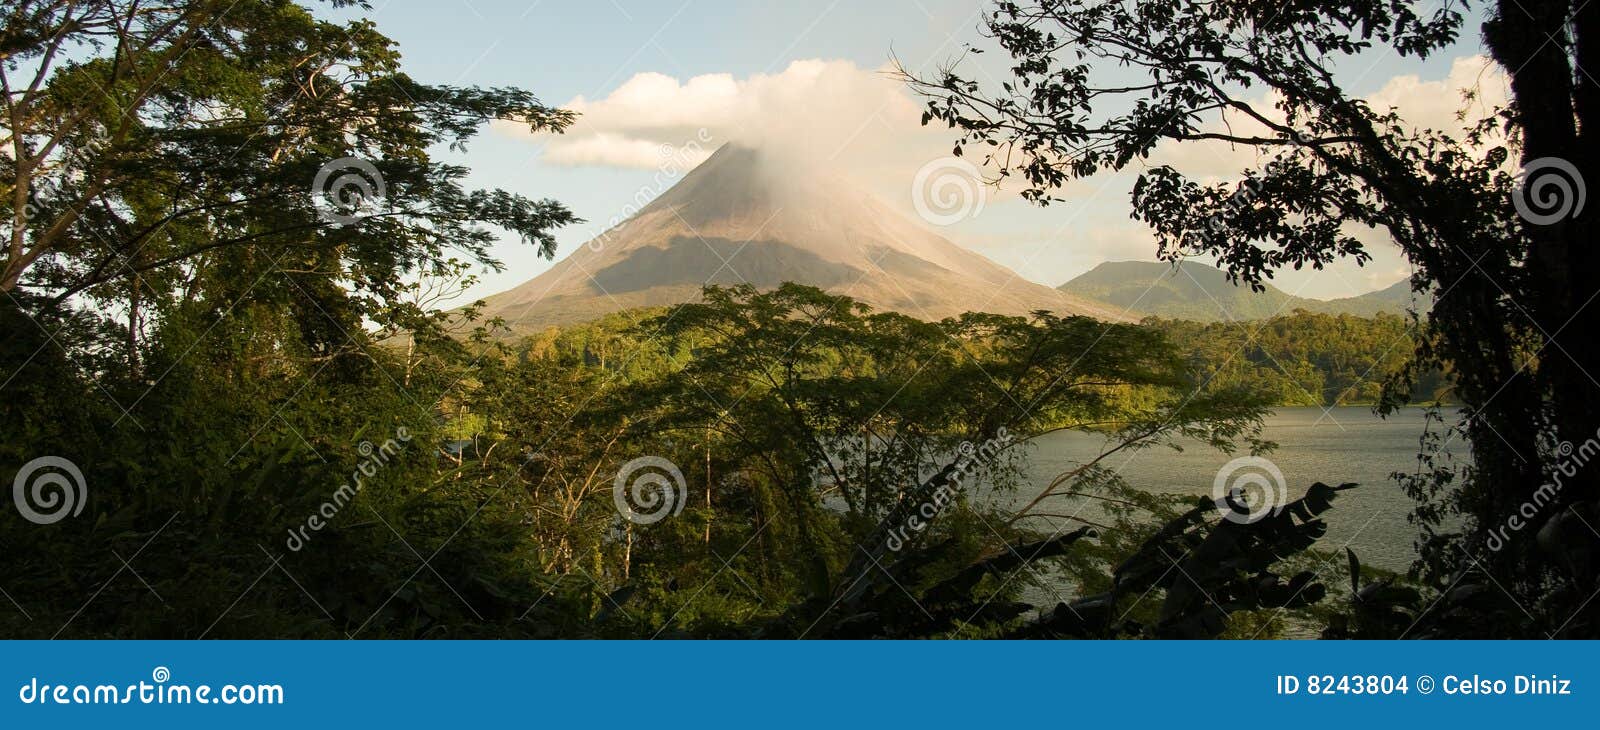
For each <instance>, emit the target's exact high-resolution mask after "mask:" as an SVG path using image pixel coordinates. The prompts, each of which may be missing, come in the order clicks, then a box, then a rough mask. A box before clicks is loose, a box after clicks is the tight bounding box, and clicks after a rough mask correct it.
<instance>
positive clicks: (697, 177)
mask: <svg viewBox="0 0 1600 730" xmlns="http://www.w3.org/2000/svg"><path fill="white" fill-rule="evenodd" d="M799 169H800V167H799V166H794V165H784V164H778V163H777V162H776V161H775V160H773V159H771V157H770V156H769V155H768V153H765V152H760V151H757V150H754V149H750V148H746V147H740V146H735V145H724V146H723V147H722V148H720V149H718V150H717V151H716V152H715V153H714V154H712V155H711V157H710V158H708V159H707V160H706V161H705V162H703V163H701V164H700V165H699V166H698V167H696V168H694V169H693V170H691V171H690V172H689V173H688V174H687V175H685V176H684V177H683V179H682V180H680V181H678V183H677V184H676V185H674V186H672V188H671V189H669V190H667V191H666V192H664V193H662V194H661V195H660V196H659V197H657V198H656V199H655V200H652V201H651V202H650V203H649V204H648V205H646V206H645V207H643V208H641V209H640V210H639V212H638V213H637V214H636V215H634V216H633V217H631V218H629V219H627V220H626V221H624V222H622V223H621V224H619V225H617V226H616V227H614V228H612V229H610V230H608V231H606V232H605V233H604V234H602V235H601V236H599V237H597V238H595V239H593V240H591V241H589V242H588V243H586V244H584V245H583V246H581V247H579V248H578V249H577V250H575V251H573V252H572V253H571V254H570V255H568V256H567V257H566V258H565V259H563V260H561V261H560V262H558V263H557V264H556V265H555V266H553V267H551V268H550V270H549V271H546V272H545V273H543V274H540V275H539V276H537V277H534V278H533V279H531V280H529V281H527V282H525V283H523V284H521V285H519V286H517V287H516V288H513V289H511V290H509V291H505V292H501V293H499V294H496V295H494V296H491V297H489V298H488V299H486V300H485V304H486V306H485V309H484V313H485V314H486V315H487V316H490V317H503V318H505V320H506V322H508V323H509V324H510V325H511V327H512V328H513V330H514V331H518V332H526V331H529V330H533V329H538V328H541V327H544V326H548V325H557V324H568V323H573V322H582V321H586V320H590V319H594V318H596V317H599V316H601V315H604V314H606V313H609V312H614V311H618V310H621V309H628V308H633V307H645V306H659V305H671V304H679V303H682V302H688V301H694V300H696V299H698V298H699V294H700V289H701V287H702V286H704V285H706V284H720V285H734V284H743V283H748V284H751V285H753V286H755V287H757V288H761V289H766V288H771V287H775V286H777V285H778V284H781V283H783V282H786V281H793V282H797V283H801V284H808V285H811V286H815V287H818V288H820V289H825V290H827V291H828V292H830V293H834V294H843V295H847V296H850V297H853V298H855V299H858V300H860V301H863V302H866V303H867V304H869V305H871V306H872V307H873V309H875V310H893V311H897V312H902V313H905V314H908V315H911V316H914V317H918V318H921V319H928V320H934V319H940V318H943V317H948V316H952V315H956V314H960V313H962V312H966V311H983V312H994V313H998V314H1025V313H1028V312H1031V311H1034V310H1040V309H1043V310H1050V311H1052V312H1055V313H1057V314H1061V315H1073V314H1081V315H1089V316H1094V317H1099V318H1102V319H1111V320H1120V319H1125V317H1124V316H1123V315H1121V314H1120V313H1119V312H1117V311H1115V310H1113V309H1111V308H1109V307H1107V306H1106V305H1103V304H1099V303H1095V302H1091V301H1089V300H1086V299H1083V298H1081V297H1077V296H1074V295H1072V294H1068V293H1066V292H1061V291H1057V290H1054V289H1051V288H1049V287H1046V286H1041V285H1039V284H1035V283H1033V282H1031V281H1028V280H1026V279H1023V278H1022V277H1021V276H1019V275H1017V274H1016V272H1014V271H1011V270H1010V269H1007V268H1005V267H1003V266H1000V265H999V264H996V263H995V262H993V261H990V260H989V259H987V258H984V257H983V256H980V255H978V254H976V253H973V252H971V251H968V250H966V249H964V248H961V247H960V246H957V245H955V244H954V243H951V242H950V241H949V240H947V239H945V238H943V237H941V236H939V235H937V234H934V233H932V232H930V231H928V230H927V229H925V228H923V227H922V226H921V225H918V224H916V223H913V222H911V221H910V220H907V219H906V218H905V217H903V216H901V215H900V214H898V213H896V212H894V211H893V210H891V209H890V208H889V207H888V206H887V205H885V204H884V203H882V202H881V201H879V200H877V199H875V198H873V197H872V196H871V195H869V194H867V193H865V192H863V191H860V190H859V189H857V188H855V187H853V186H851V185H849V184H848V183H845V182H843V181H842V180H839V179H837V178H835V177H833V176H831V175H828V174H826V173H816V172H811V171H807V172H800V171H798V170H799Z"/></svg>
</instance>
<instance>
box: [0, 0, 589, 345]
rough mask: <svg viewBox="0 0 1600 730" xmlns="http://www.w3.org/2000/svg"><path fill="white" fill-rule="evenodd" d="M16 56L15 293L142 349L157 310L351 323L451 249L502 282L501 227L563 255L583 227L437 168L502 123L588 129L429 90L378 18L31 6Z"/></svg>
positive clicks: (524, 106) (5, 38)
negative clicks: (117, 318) (215, 310)
mask: <svg viewBox="0 0 1600 730" xmlns="http://www.w3.org/2000/svg"><path fill="white" fill-rule="evenodd" d="M328 5H329V6H330V7H333V8H342V7H346V6H352V5H354V6H357V7H361V8H365V7H366V5H365V3H358V2H352V1H351V0H330V1H329V2H328ZM0 53H3V61H0V94H3V98H4V108H3V110H0V113H3V115H0V143H3V144H4V145H5V147H6V148H7V154H6V155H5V156H4V157H3V158H0V193H3V195H0V215H3V216H4V217H5V219H6V220H7V221H8V222H9V223H10V225H9V226H8V234H7V235H6V242H5V247H4V252H3V253H0V291H4V292H6V293H7V294H8V295H11V297H12V298H13V299H14V300H17V301H20V302H27V303H28V304H27V305H26V306H27V307H28V308H29V309H31V310H35V311H37V310H38V309H40V308H44V307H55V306H59V305H61V304H62V303H64V302H68V301H69V300H74V298H75V297H78V296H79V295H84V296H87V297H89V298H90V299H91V300H94V301H98V302H113V303H120V304H121V305H122V309H125V313H126V316H127V320H128V333H129V337H130V342H134V340H133V338H134V337H136V336H137V334H138V332H139V331H140V330H141V329H143V325H144V324H145V323H146V322H147V321H149V320H150V319H151V317H150V316H149V315H147V314H145V312H146V311H147V310H148V311H151V312H154V313H155V315H156V316H159V315H160V314H162V313H163V312H164V311H165V310H166V309H167V308H169V307H171V306H173V305H174V304H175V303H176V302H180V301H192V300H197V299H203V298H204V297H205V295H206V294H222V295H224V296H225V298H224V299H222V300H221V306H228V305H232V304H234V303H236V302H237V301H239V299H240V298H242V297H245V296H247V295H248V296H251V297H255V298H272V297H274V296H276V297H278V298H280V299H293V300H298V301H297V304H296V306H297V307H300V308H303V309H306V310H312V309H313V306H315V307H316V308H320V309H321V310H323V311H325V312H328V313H332V314H334V315H335V316H336V317H337V318H338V319H339V320H340V324H341V325H348V324H350V323H353V322H357V321H359V318H360V316H361V315H362V314H363V313H364V309H365V308H366V307H365V305H366V304H369V303H370V302H369V301H367V300H365V299H363V297H371V298H372V299H373V300H377V301H381V300H384V299H388V298H393V297H395V296H396V295H397V294H399V293H400V292H399V290H398V289H397V287H399V286H400V282H401V280H402V278H403V277H404V276H405V275H406V274H408V273H413V272H416V271H418V270H419V269H421V270H428V269H448V268H449V267H450V266H452V264H450V258H451V254H452V252H455V253H460V254H462V255H464V256H465V257H467V258H468V259H470V260H472V261H473V262H475V263H479V264H485V265H490V266H495V265H497V263H496V262H495V261H494V260H493V259H492V258H490V256H489V254H488V248H489V245H490V244H491V243H492V242H493V241H494V240H495V238H496V233H495V231H494V229H495V228H499V229H502V230H505V231H508V232H511V233H513V234H515V235H517V236H518V237H520V238H521V239H522V240H523V241H525V242H527V243H531V244H534V245H536V246H538V247H539V251H540V253H542V254H544V255H545V256H550V255H551V254H552V253H553V250H554V239H553V237H552V234H551V230H552V229H553V228H556V227H559V226H561V225H565V224H567V223H571V222H573V221H574V220H576V219H575V218H574V217H573V216H572V215H571V213H569V212H568V211H567V210H566V208H564V207H563V206H561V205H560V204H559V203H556V202H554V201H550V200H540V201H535V200H530V199H527V198H524V197H522V196H520V195H516V194H512V193H508V192H505V191H502V190H469V189H466V188H464V187H463V186H462V184H461V182H462V179H463V178H464V177H465V175H466V173H467V170H466V169H464V168H461V167H458V166H453V165H448V164H444V163H442V162H439V161H437V160H434V159H433V158H432V156H431V154H430V150H431V149H432V148H434V147H436V146H438V145H449V146H451V147H453V148H459V147H462V146H464V145H465V144H466V142H467V140H468V139H469V138H471V137H472V136H473V135H474V134H476V132H477V131H478V130H479V129H480V128H481V126H482V125H483V124H485V123H486V122H488V121H490V120H506V121H513V122H517V123H520V124H523V125H526V126H527V127H528V128H530V129H532V130H536V131H537V130H545V131H560V130H562V129H564V128H565V127H566V126H567V125H569V124H570V123H571V122H572V120H573V118H574V115H573V114H572V113H571V112H567V111H564V110H560V109H555V108H551V107H547V106H544V105H543V104H540V103H539V101H538V100H537V99H536V98H535V97H534V96H533V95H532V94H531V93H529V92H527V91H523V90H521V89H514V88H499V89H480V88H476V87H465V88H463V87H452V86H433V85H427V84H421V83H418V82H416V81H414V80H412V79H411V78H410V77H409V76H407V75H406V74H405V73H404V72H403V71H401V66H400V55H399V53H398V52H397V51H396V50H395V48H394V47H393V44H392V43H391V42H390V41H389V40H388V39H387V38H385V37H384V36H382V35H381V34H379V33H378V32H377V30H376V29H375V27H374V26H373V25H372V23H370V22H368V21H359V20H358V21H351V22H348V23H343V24H340V23H335V22H330V21H327V20H322V19H319V18H318V17H317V15H315V14H314V13H313V12H312V10H311V9H310V8H307V7H303V6H301V5H299V4H296V3H294V2H288V1H287V0H240V1H238V2H234V1H233V0H188V1H186V2H181V3H157V4H152V3H142V2H137V1H128V0H94V1H91V2H66V1H64V0H56V1H48V2H42V1H36V0H28V1H25V2H20V3H15V4H10V5H9V6H8V9H7V10H6V11H5V17H4V25H3V29H0ZM219 278H225V279H228V280H229V281H230V282H231V283H230V284H229V285H227V286H221V285H220V284H219V283H218V282H217V281H216V279H219ZM263 280H267V281H266V282H265V285H264V286H261V287H259V288H258V287H257V286H256V285H257V284H260V283H262V281H263ZM341 287H343V288H345V289H348V290H352V291H354V292H356V293H357V294H358V296H356V297H344V296H343V295H342V294H341V293H340V292H339V291H338V290H339V289H340V288H341ZM314 314H315V312H314V311H307V312H305V315H306V316H307V317H311V316H313V315H314ZM304 334H305V335H306V336H307V337H308V338H313V339H315V338H322V339H328V338H329V333H326V332H323V333H317V332H314V331H311V330H309V329H308V330H307V331H306V332H305V333H304ZM129 354H130V357H132V356H133V355H134V354H135V353H131V352H130V353H129Z"/></svg>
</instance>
